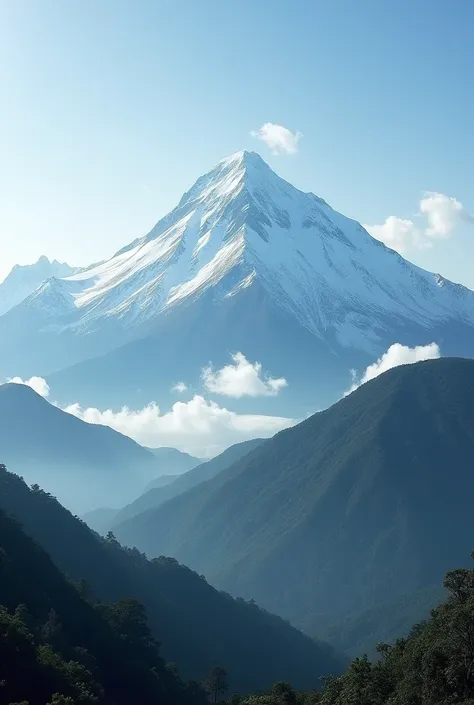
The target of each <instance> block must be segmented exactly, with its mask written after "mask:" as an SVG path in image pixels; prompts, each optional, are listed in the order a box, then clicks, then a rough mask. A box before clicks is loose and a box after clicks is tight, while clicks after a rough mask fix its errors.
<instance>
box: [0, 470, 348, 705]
mask: <svg viewBox="0 0 474 705" xmlns="http://www.w3.org/2000/svg"><path fill="white" fill-rule="evenodd" d="M0 509H1V510H3V511H4V512H6V513H8V514H11V515H13V516H14V517H17V518H18V519H19V520H20V521H21V523H22V525H23V527H24V531H25V533H26V534H28V535H29V536H30V537H32V538H33V539H34V540H35V541H36V542H37V543H38V544H40V545H41V546H42V548H43V549H44V550H45V551H47V553H48V554H49V556H50V558H51V559H52V560H53V561H54V564H55V565H56V566H57V568H59V569H60V570H61V571H62V572H63V573H64V575H66V576H67V578H68V579H70V580H72V581H74V582H75V583H78V582H81V581H85V584H86V585H87V593H88V595H89V596H90V597H91V598H92V599H93V600H97V599H99V600H101V601H103V602H105V603H117V602H120V601H122V600H124V599H125V600H128V599H135V600H138V601H139V603H140V604H142V605H143V606H144V608H145V610H146V614H147V616H148V623H149V627H150V629H151V633H152V635H153V637H154V638H155V639H156V640H158V641H159V642H160V643H161V645H162V646H161V653H162V656H163V658H165V659H166V661H169V662H173V663H176V664H178V665H179V669H180V673H181V674H182V675H183V677H184V678H186V679H188V678H192V679H198V680H201V679H202V678H204V677H205V676H206V674H208V673H209V672H210V671H211V669H212V668H213V667H214V666H216V665H217V664H219V665H222V666H224V667H225V668H226V669H227V671H228V673H229V680H230V687H231V689H232V691H233V692H239V691H240V692H250V691H253V690H258V689H261V688H267V687H269V686H270V685H271V683H272V682H273V681H275V680H279V679H282V678H283V679H285V680H288V681H291V682H292V683H294V684H295V685H296V686H297V687H301V688H314V687H317V686H318V683H319V681H318V677H319V676H321V675H325V674H327V673H333V672H341V670H342V668H343V665H344V659H343V658H342V657H340V656H338V655H337V654H336V653H335V652H334V651H333V650H332V649H331V648H330V647H329V646H327V645H326V644H323V643H316V642H315V641H313V640H312V639H310V638H308V637H306V636H304V635H303V634H301V633H300V632H299V631H297V630H296V629H294V628H293V627H291V626H290V625H289V624H288V623H287V622H285V621H283V620H282V619H280V618H278V617H275V616H273V615H271V614H269V613H268V612H265V611H264V610H262V609H260V608H259V607H257V606H256V605H255V604H253V603H251V602H246V601H244V600H242V599H240V600H235V599H233V598H232V597H230V595H228V594H225V593H223V592H218V591H217V590H215V589H214V588H212V587H211V586H210V585H208V583H207V582H206V581H205V579H204V578H203V577H202V576H199V575H198V574H197V573H194V572H192V571H191V570H189V569H188V568H186V567H184V566H181V565H179V563H178V562H177V561H176V560H175V559H173V558H166V557H158V558H157V559H155V560H153V561H148V560H147V559H146V558H145V557H144V556H143V555H141V554H140V553H139V552H138V551H137V550H132V549H130V550H129V549H125V548H122V547H121V546H120V545H119V544H118V542H117V541H116V539H115V538H114V537H113V535H109V536H108V537H107V538H106V539H103V538H101V537H100V536H98V535H97V534H95V533H94V532H92V531H91V530H90V529H89V528H88V527H87V526H86V524H84V523H83V522H82V521H80V520H79V519H77V518H76V517H74V516H73V515H72V514H70V512H68V511H67V510H66V509H64V508H63V507H62V506H61V505H60V504H59V503H58V502H57V500H56V499H55V498H54V497H52V496H50V495H49V494H48V493H45V492H43V491H42V490H41V489H40V488H39V487H37V486H36V487H33V488H32V489H30V488H28V486H27V485H26V484H25V483H24V481H23V480H22V479H21V478H19V477H17V476H16V475H14V474H12V473H10V472H8V471H7V470H6V469H5V468H0ZM0 545H1V544H0ZM8 552H9V551H7V553H8ZM0 553H1V552H0ZM17 557H18V561H20V562H21V561H23V560H25V561H28V560H29V559H28V557H27V556H25V557H24V559H23V557H22V556H21V555H18V556H17ZM24 570H25V571H27V570H28V566H24ZM30 583H31V590H32V592H33V593H34V585H35V582H34V581H33V580H31V581H30ZM30 583H28V584H30ZM0 594H1V593H0ZM22 595H23V593H22V592H21V591H20V590H17V588H14V589H12V596H11V599H10V600H9V601H8V603H7V607H14V606H15V601H18V602H19V601H21V600H23V599H24V598H23V597H22ZM47 606H48V605H46V606H45V608H46V607H47ZM51 607H52V608H53V609H55V610H57V611H58V612H59V614H60V618H61V620H62V619H64V620H65V619H66V618H68V619H69V618H70V619H71V620H73V619H74V615H70V616H68V615H64V612H66V611H67V609H69V608H68V607H67V606H66V607H64V605H63V606H62V607H61V609H59V607H60V605H59V603H54V602H53V603H52V604H51ZM81 609H82V608H81ZM43 612H44V610H43ZM42 614H43V613H42ZM39 616H41V615H39ZM79 616H80V613H79ZM117 619H118V618H117ZM132 626H133V625H132ZM78 628H79V627H78ZM72 644H73V645H74V646H79V647H82V646H84V647H86V648H88V645H87V643H86V642H84V641H82V637H80V638H79V636H76V635H75V636H74V637H73V638H72ZM150 658H153V659H154V658H155V656H153V657H150ZM148 663H149V666H150V667H153V665H154V662H153V661H152V662H151V663H150V662H148ZM116 667H119V662H117V663H116ZM144 687H145V686H144ZM33 702H35V701H33ZM33 702H32V704H31V705H33ZM129 702H140V699H139V698H138V697H137V698H135V697H131V698H130V700H129ZM143 702H149V700H146V699H144V700H143ZM183 702H184V701H183ZM41 705H43V703H41Z"/></svg>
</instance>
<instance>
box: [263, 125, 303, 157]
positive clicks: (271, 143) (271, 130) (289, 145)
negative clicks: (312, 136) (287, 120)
mask: <svg viewBox="0 0 474 705" xmlns="http://www.w3.org/2000/svg"><path fill="white" fill-rule="evenodd" d="M250 134H251V135H252V137H255V138H256V139H258V140H262V142H265V144H266V145H267V146H268V147H270V149H271V150H272V152H273V154H295V153H296V152H297V151H298V142H299V141H300V139H301V137H302V136H303V135H302V134H301V132H292V131H291V130H289V129H288V128H287V127H283V125H276V124H275V123H273V122H266V123H265V124H264V125H262V126H261V128H260V129H259V130H252V132H251V133H250Z"/></svg>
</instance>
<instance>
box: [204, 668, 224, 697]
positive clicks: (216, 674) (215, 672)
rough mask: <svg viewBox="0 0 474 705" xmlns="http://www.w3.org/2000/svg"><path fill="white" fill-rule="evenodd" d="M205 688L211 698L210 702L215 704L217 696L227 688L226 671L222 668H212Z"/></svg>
mask: <svg viewBox="0 0 474 705" xmlns="http://www.w3.org/2000/svg"><path fill="white" fill-rule="evenodd" d="M205 688H206V690H207V692H208V693H209V695H210V697H211V702H213V703H217V701H218V699H219V696H220V695H222V694H223V693H225V692H226V690H228V688H229V684H228V681H227V671H226V670H225V668H223V667H222V666H214V668H213V669H212V671H211V672H210V674H209V676H208V677H207V679H206V681H205Z"/></svg>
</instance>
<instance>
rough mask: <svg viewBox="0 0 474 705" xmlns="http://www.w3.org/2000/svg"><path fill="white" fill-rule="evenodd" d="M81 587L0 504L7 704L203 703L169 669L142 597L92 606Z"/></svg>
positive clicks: (1, 651)
mask: <svg viewBox="0 0 474 705" xmlns="http://www.w3.org/2000/svg"><path fill="white" fill-rule="evenodd" d="M84 591H86V588H85V586H81V587H79V586H78V588H76V587H74V586H73V585H71V584H70V583H69V582H68V581H66V579H65V578H64V576H63V575H62V574H61V573H60V572H59V570H58V569H57V568H56V566H55V565H54V564H53V562H52V561H51V559H50V557H49V556H48V555H47V554H46V553H45V551H43V549H42V548H41V547H40V546H39V545H37V544H36V543H35V542H34V541H33V540H32V539H31V538H30V537H29V536H27V535H26V534H25V533H24V532H23V531H22V528H21V526H20V525H19V523H18V522H17V520H16V519H13V518H9V517H7V516H6V515H5V514H4V513H3V512H2V511H1V510H0V635H1V637H0V683H1V685H0V688H1V693H0V701H1V702H2V703H13V702H14V701H15V702H17V703H19V702H20V701H22V702H25V703H26V701H27V702H28V703H29V705H45V703H46V702H48V703H50V702H51V701H52V702H54V703H57V705H60V704H61V703H64V705H65V704H66V703H68V704H70V705H73V704H75V703H77V705H93V704H96V705H99V704H100V705H129V703H131V702H140V703H143V705H154V704H155V703H156V702H157V701H160V702H164V703H169V704H171V703H176V704H178V703H179V704H180V705H181V704H182V703H188V705H194V704H195V703H196V704H200V705H204V703H206V697H205V694H204V692H199V690H198V689H197V688H196V686H191V685H187V684H185V683H182V682H181V681H180V680H179V678H178V677H177V676H176V675H175V673H173V671H171V670H170V669H167V668H166V667H165V663H164V661H163V660H162V659H161V658H160V656H159V653H158V648H157V644H156V643H154V642H153V640H152V638H151V635H150V633H149V631H148V629H147V626H146V622H145V617H144V614H143V609H142V607H141V605H140V604H139V603H137V602H136V601H133V600H123V601H122V602H119V603H117V604H116V605H107V606H106V605H96V606H93V605H92V604H91V603H89V602H86V601H85V599H84V598H83V596H81V595H82V593H84ZM152 668H153V669H154V672H153V671H152V670H151V669H152ZM156 676H158V677H156ZM55 694H58V695H61V696H63V697H64V698H65V699H64V700H61V699H59V700H55V699H54V695H55ZM66 698H67V699H66ZM69 698H70V699H69Z"/></svg>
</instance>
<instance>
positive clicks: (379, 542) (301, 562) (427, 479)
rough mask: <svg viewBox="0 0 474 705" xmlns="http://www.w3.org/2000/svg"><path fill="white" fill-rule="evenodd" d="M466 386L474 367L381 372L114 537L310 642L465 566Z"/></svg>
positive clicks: (471, 523) (473, 440)
mask: <svg viewBox="0 0 474 705" xmlns="http://www.w3.org/2000/svg"><path fill="white" fill-rule="evenodd" d="M473 389H474V360H464V359H454V358H442V359H439V360H429V361H426V362H421V363H417V364H414V365H405V366H402V367H397V368H396V369H391V370H389V371H388V372H386V373H384V374H382V375H380V376H379V377H377V378H376V379H374V380H372V381H370V382H367V383H366V384H363V385H362V386H361V387H360V388H359V389H357V390H355V391H354V392H353V393H352V394H350V395H349V396H347V397H345V398H344V399H341V400H340V401H339V402H337V403H336V404H334V405H333V406H332V407H330V408H329V409H327V410H325V411H322V412H319V413H317V414H315V415H314V416H312V417H310V418H308V419H307V420H305V421H303V422H302V423H300V424H298V425H297V426H294V427H292V428H290V429H288V430H285V431H282V432H281V433H278V434H277V435H276V436H275V437H274V438H271V439H269V440H267V441H265V442H264V443H262V444H261V445H260V446H259V447H257V448H256V449H255V450H253V451H252V452H251V453H250V454H248V455H246V456H245V457H244V458H242V459H241V460H239V461H238V462H237V463H234V464H233V465H232V466H231V467H229V468H227V470H224V471H223V472H221V473H220V474H219V475H217V477H215V478H213V479H212V480H209V481H208V482H206V483H203V484H201V485H198V486H197V487H194V488H193V489H191V490H189V491H188V492H186V493H184V494H182V495H180V496H178V497H175V498H173V499H172V500H170V501H168V502H166V503H165V504H163V505H162V506H160V507H158V508H157V509H153V510H149V511H147V512H144V513H142V514H140V515H138V516H135V517H133V518H131V519H129V520H128V521H126V522H124V523H122V524H121V525H119V526H117V527H116V528H115V529H114V531H115V532H116V535H117V537H118V539H119V540H120V541H121V542H122V543H125V544H127V545H130V546H137V547H138V548H139V549H140V550H142V551H145V552H146V554H147V555H148V556H155V555H160V554H161V553H167V554H171V555H173V556H175V557H176V558H177V559H178V560H180V561H183V562H184V563H186V564H187V565H189V566H191V567H192V568H194V569H195V570H197V571H199V572H202V573H204V574H205V575H206V577H207V578H208V580H210V581H211V582H212V583H213V584H215V585H216V586H217V587H220V588H222V589H224V590H228V591H229V592H231V593H232V594H235V595H243V596H244V597H253V598H254V599H255V600H256V601H257V603H259V604H261V605H263V606H264V607H266V608H267V609H269V610H271V611H272V612H274V613H276V614H280V615H282V616H283V617H286V618H287V619H289V620H290V621H291V622H292V623H293V624H295V625H297V626H301V627H302V628H304V629H305V630H308V629H309V628H311V633H313V630H314V633H317V634H321V631H320V630H319V629H318V623H319V620H320V618H325V619H326V623H327V618H329V617H330V618H331V620H332V623H334V624H335V623H336V622H337V621H338V620H341V619H342V620H344V619H346V618H347V617H348V616H349V615H356V614H357V613H359V614H360V613H362V612H364V611H366V610H367V609H368V608H372V607H374V606H375V605H377V604H378V603H382V602H385V603H386V602H388V601H390V600H396V599H397V598H398V597H401V596H402V595H411V594H413V593H414V592H418V591H420V590H424V589H425V588H429V587H431V586H434V585H439V584H440V582H441V581H442V578H443V575H444V573H445V572H446V570H448V569H449V567H450V566H452V565H462V564H463V561H464V560H465V559H466V556H468V555H469V551H470V550H471V548H472V546H471V544H472V542H473V536H474V513H473V511H472V497H473V496H474V473H473V458H474V396H473ZM295 576H297V579H295ZM276 586H278V587H276ZM389 614H390V611H389ZM423 616H424V615H423ZM420 617H421V615H420ZM414 618H415V619H416V615H414ZM371 631H372V632H374V633H376V631H377V630H375V629H374V628H373V627H372V629H371ZM374 646H375V644H374Z"/></svg>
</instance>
